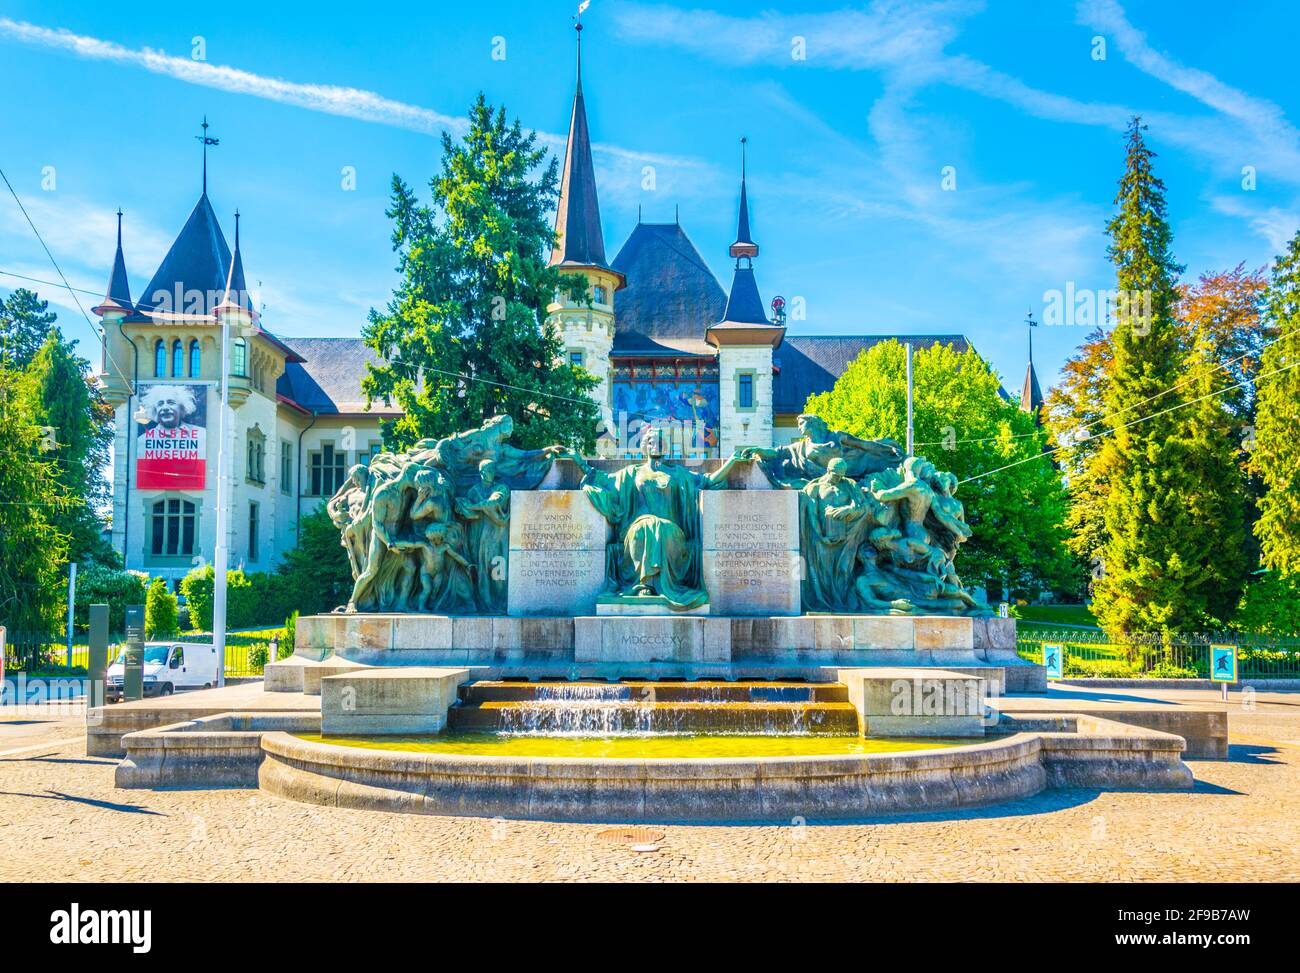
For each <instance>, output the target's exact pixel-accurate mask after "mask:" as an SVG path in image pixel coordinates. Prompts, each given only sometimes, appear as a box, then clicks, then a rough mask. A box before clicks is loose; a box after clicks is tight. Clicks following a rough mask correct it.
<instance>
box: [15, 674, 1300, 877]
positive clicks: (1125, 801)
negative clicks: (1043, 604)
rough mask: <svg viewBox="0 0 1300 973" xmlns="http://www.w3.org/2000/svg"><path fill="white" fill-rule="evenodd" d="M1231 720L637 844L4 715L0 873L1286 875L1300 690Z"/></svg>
mask: <svg viewBox="0 0 1300 973" xmlns="http://www.w3.org/2000/svg"><path fill="white" fill-rule="evenodd" d="M1150 695H1153V696H1154V695H1157V694H1156V693H1152V694H1150ZM1229 721H1230V728H1231V743H1232V749H1231V758H1230V759H1229V760H1227V761H1193V762H1191V763H1190V766H1191V767H1192V769H1193V771H1194V773H1195V775H1196V780H1197V785H1196V788H1195V789H1194V790H1193V791H1191V792H1183V793H1155V794H1152V793H1096V792H1093V791H1078V790H1074V791H1047V792H1045V793H1043V794H1041V795H1039V796H1038V797H1035V798H1033V799H1031V800H1026V801H1018V802H1014V803H1008V804H1001V805H997V806H995V807H991V808H984V809H979V810H971V811H964V812H950V813H934V814H925V815H911V816H907V817H895V818H885V819H874V820H872V821H870V822H862V823H854V824H819V823H817V822H809V823H808V824H807V825H806V826H797V825H791V826H785V827H756V826H743V827H742V826H707V827H684V826H669V827H658V828H656V829H655V830H657V831H661V832H663V834H664V837H663V839H662V840H661V841H659V842H658V846H657V848H658V850H656V851H650V852H637V851H633V850H631V849H630V848H628V847H626V846H623V845H617V844H611V843H609V842H607V841H603V840H600V839H599V838H598V837H597V833H598V832H600V831H601V830H603V829H604V828H605V827H606V826H605V825H588V824H551V823H544V822H515V821H501V820H495V821H494V820H491V819H480V818H436V817H424V816H418V815H404V814H384V813H381V812H368V811H348V810H338V809H331V808H322V807H314V806H310V805H304V804H297V803H293V802H289V801H283V800H279V799H276V798H271V797H267V796H264V795H262V794H261V793H260V792H258V791H256V790H225V791H121V790H116V789H115V788H114V787H113V767H114V766H115V764H116V761H114V760H105V759H99V758H88V757H86V756H84V754H85V747H84V744H83V743H82V742H80V741H79V740H78V741H77V742H66V738H68V737H70V736H76V735H78V734H79V731H80V729H81V727H80V725H79V721H78V720H77V719H76V718H75V717H74V718H61V719H48V720H45V721H43V722H39V723H31V722H24V723H19V722H17V721H13V720H9V721H6V720H4V719H3V718H0V880H3V881H25V880H46V881H103V880H122V881H161V880H179V881H239V880H283V881H340V880H342V881H347V880H430V881H438V880H455V881H482V880H525V881H528V880H560V881H564V880H613V881H624V880H631V881H641V880H650V881H708V880H722V881H731V880H735V881H755V880H854V881H863V880H868V881H919V880H929V881H963V880H991V881H1039V880H1079V881H1112V882H1116V881H1118V882H1135V881H1136V882H1141V881H1170V880H1172V881H1247V882H1265V881H1268V882H1276V881H1297V880H1300V851H1297V849H1298V848H1300V694H1280V693H1269V694H1266V695H1265V694H1261V697H1260V699H1259V700H1258V702H1257V705H1256V708H1255V710H1254V711H1253V712H1243V711H1242V710H1241V709H1240V708H1238V707H1237V706H1235V704H1234V706H1232V707H1231V708H1230V716H1229ZM59 741H65V742H59ZM43 742H44V745H41V744H42V743H43ZM31 747H35V749H29V748H31ZM15 750H17V751H18V752H14V751H15Z"/></svg>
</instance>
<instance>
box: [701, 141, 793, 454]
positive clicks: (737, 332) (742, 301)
mask: <svg viewBox="0 0 1300 973" xmlns="http://www.w3.org/2000/svg"><path fill="white" fill-rule="evenodd" d="M740 152H741V155H740V215H739V217H738V218H737V221H736V242H735V243H733V244H732V245H731V247H730V248H729V249H728V253H730V254H731V256H732V257H734V258H735V261H736V269H735V272H734V274H733V275H732V279H731V293H730V295H729V296H728V298H727V309H726V310H725V311H724V312H723V314H722V320H721V321H719V322H718V323H717V324H715V325H713V326H712V327H710V328H709V330H708V332H707V334H706V336H705V337H706V339H707V340H708V342H709V344H711V345H713V346H714V347H715V348H717V349H718V405H719V419H720V423H719V443H718V446H719V451H720V453H721V455H723V456H728V455H730V454H731V452H732V451H733V450H736V449H739V448H740V447H742V446H771V445H772V352H773V351H774V350H775V349H776V348H777V347H778V346H779V345H780V344H781V340H782V339H783V338H784V337H785V327H784V326H783V325H779V324H773V323H772V322H771V321H769V320H768V319H767V313H766V312H765V311H764V310H763V299H762V298H761V297H760V296H759V294H758V282H757V281H756V280H755V279H754V258H755V257H757V256H758V244H757V243H755V242H754V241H753V239H752V238H751V235H750V230H749V192H748V189H747V187H746V172H745V161H746V160H745V140H744V139H741V140H740Z"/></svg>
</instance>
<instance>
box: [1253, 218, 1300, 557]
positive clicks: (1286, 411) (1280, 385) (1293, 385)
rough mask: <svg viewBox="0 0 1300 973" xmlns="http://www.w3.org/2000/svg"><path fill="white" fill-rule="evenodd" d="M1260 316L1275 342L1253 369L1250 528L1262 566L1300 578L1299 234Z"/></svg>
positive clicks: (1276, 270) (1276, 269) (1281, 260)
mask: <svg viewBox="0 0 1300 973" xmlns="http://www.w3.org/2000/svg"><path fill="white" fill-rule="evenodd" d="M1265 311H1266V315H1267V319H1268V322H1269V325H1270V329H1271V333H1270V337H1274V338H1276V340H1275V341H1274V342H1273V343H1272V344H1271V345H1269V346H1268V347H1267V348H1266V349H1264V354H1263V356H1262V358H1261V360H1260V367H1259V374H1260V376H1261V378H1260V379H1259V388H1258V395H1257V398H1256V405H1257V408H1256V421H1255V434H1254V437H1253V449H1252V450H1251V454H1250V462H1251V469H1252V470H1253V471H1254V472H1256V473H1257V474H1258V475H1259V476H1260V478H1261V479H1262V481H1263V484H1264V494H1263V496H1262V497H1261V498H1260V500H1259V519H1258V520H1257V521H1256V522H1255V528H1254V529H1255V536H1256V537H1257V538H1258V539H1259V543H1260V548H1261V551H1262V560H1263V562H1264V565H1265V567H1268V568H1272V569H1273V570H1275V571H1277V572H1280V573H1281V574H1284V575H1290V574H1300V437H1297V434H1296V431H1297V429H1300V367H1296V366H1297V364H1298V363H1300V335H1297V334H1296V332H1300V233H1297V234H1296V235H1295V236H1294V237H1292V238H1291V242H1290V243H1289V244H1288V245H1287V250H1286V253H1284V254H1282V255H1281V256H1279V257H1278V258H1277V260H1276V261H1275V262H1274V264H1273V272H1272V276H1271V280H1270V282H1269V287H1268V291H1267V292H1266V295H1265ZM1248 442H1249V440H1248Z"/></svg>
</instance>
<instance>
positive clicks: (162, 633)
mask: <svg viewBox="0 0 1300 973" xmlns="http://www.w3.org/2000/svg"><path fill="white" fill-rule="evenodd" d="M178 631H179V627H178V625H177V620H176V596H175V595H174V594H172V593H171V592H170V591H168V590H167V582H166V581H164V580H163V579H162V578H154V579H153V581H152V582H151V583H150V584H149V591H148V593H147V594H146V595H145V600H144V635H145V638H148V639H159V638H162V639H168V638H172V637H173V636H175V635H176V634H177V633H178Z"/></svg>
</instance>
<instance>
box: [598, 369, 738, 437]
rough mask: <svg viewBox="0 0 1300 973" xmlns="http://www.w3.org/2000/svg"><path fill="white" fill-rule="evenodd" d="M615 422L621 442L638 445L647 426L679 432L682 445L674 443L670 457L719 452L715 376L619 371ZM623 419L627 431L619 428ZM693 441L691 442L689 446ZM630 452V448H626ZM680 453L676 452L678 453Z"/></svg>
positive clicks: (615, 400) (614, 405)
mask: <svg viewBox="0 0 1300 973" xmlns="http://www.w3.org/2000/svg"><path fill="white" fill-rule="evenodd" d="M613 412H614V421H615V423H616V424H619V426H620V432H621V433H622V436H621V438H622V441H623V442H625V443H630V444H633V446H634V445H635V444H636V443H638V442H640V439H641V434H642V432H643V431H644V429H645V427H646V426H649V425H663V424H664V423H665V422H669V421H670V422H671V423H673V424H674V425H676V426H677V427H678V429H680V430H682V438H683V439H684V441H683V442H681V443H680V445H679V443H678V442H675V441H674V442H673V443H672V444H671V446H670V450H671V452H672V454H673V455H685V451H686V450H688V449H707V450H708V451H709V454H710V455H716V454H717V450H718V425H719V406H718V381H717V378H716V376H714V377H712V378H707V377H691V378H663V377H659V376H656V377H654V378H653V379H651V378H650V376H649V375H648V374H647V375H644V376H643V375H642V374H640V371H638V372H637V374H636V375H635V376H633V375H632V374H631V370H630V369H626V368H619V369H618V370H617V371H616V373H615V376H614V402H613ZM624 417H626V429H625V430H623V429H622V428H621V427H622V424H623V422H624ZM692 440H693V442H692ZM629 448H632V447H629ZM679 449H680V450H681V452H679V451H678V450H679Z"/></svg>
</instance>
